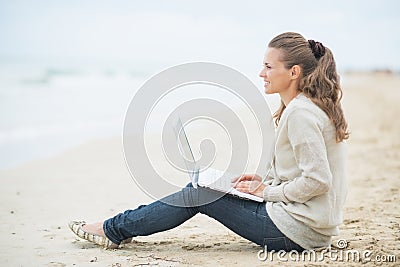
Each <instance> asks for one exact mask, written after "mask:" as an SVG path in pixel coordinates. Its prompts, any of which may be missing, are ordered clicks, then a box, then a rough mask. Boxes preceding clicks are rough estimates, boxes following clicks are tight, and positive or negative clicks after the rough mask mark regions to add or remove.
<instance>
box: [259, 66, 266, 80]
mask: <svg viewBox="0 0 400 267" xmlns="http://www.w3.org/2000/svg"><path fill="white" fill-rule="evenodd" d="M258 76H259V77H261V78H263V77H265V68H263V69H262V70H261V72H260V74H258Z"/></svg>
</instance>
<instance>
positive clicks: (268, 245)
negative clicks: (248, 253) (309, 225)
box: [264, 236, 292, 251]
mask: <svg viewBox="0 0 400 267" xmlns="http://www.w3.org/2000/svg"><path fill="white" fill-rule="evenodd" d="M264 248H265V249H266V250H268V251H271V250H275V251H279V250H285V251H290V250H291V249H292V248H291V245H290V242H289V240H288V239H287V238H286V237H284V236H282V237H268V238H264Z"/></svg>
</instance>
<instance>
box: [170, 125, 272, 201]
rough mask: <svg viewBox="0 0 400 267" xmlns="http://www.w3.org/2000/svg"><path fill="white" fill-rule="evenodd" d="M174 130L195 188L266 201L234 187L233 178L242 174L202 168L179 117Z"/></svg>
mask: <svg viewBox="0 0 400 267" xmlns="http://www.w3.org/2000/svg"><path fill="white" fill-rule="evenodd" d="M174 132H175V135H176V137H177V143H178V149H179V152H180V154H181V156H182V157H183V158H184V162H185V166H186V169H187V172H188V174H189V177H190V180H191V181H192V185H193V187H194V188H197V187H198V186H200V187H205V188H209V189H212V190H216V191H219V192H223V193H227V194H231V195H234V196H237V197H240V198H245V199H250V200H254V201H257V202H264V199H263V198H260V197H257V196H255V195H252V194H248V193H243V192H240V191H238V190H237V189H235V188H233V187H232V183H231V180H232V179H233V178H234V177H238V176H240V175H241V174H236V175H235V174H232V173H228V172H224V171H221V170H217V169H213V168H207V169H204V170H203V169H202V168H201V166H199V165H198V164H197V163H196V160H195V159H194V156H193V152H192V148H191V146H190V143H189V139H188V138H187V135H186V133H185V129H184V127H183V124H182V121H181V120H180V119H178V121H177V123H176V124H175V126H174Z"/></svg>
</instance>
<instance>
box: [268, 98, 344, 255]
mask: <svg viewBox="0 0 400 267" xmlns="http://www.w3.org/2000/svg"><path fill="white" fill-rule="evenodd" d="M345 146H346V144H345V143H344V142H341V143H337V142H336V131H335V127H334V126H333V124H332V123H331V122H330V120H329V118H328V116H327V115H326V114H325V112H324V111H323V110H321V109H320V108H319V107H318V106H317V105H315V104H314V103H313V102H312V101H311V100H310V99H309V98H307V97H306V96H305V95H303V94H299V95H298V96H297V97H296V98H294V99H293V100H292V101H291V102H290V103H289V104H288V106H287V107H286V109H285V111H284V112H283V114H282V117H281V120H280V122H279V126H278V128H277V130H276V150H275V160H274V165H273V168H272V171H271V173H270V175H269V176H268V177H267V181H266V183H267V184H268V186H267V187H266V188H265V190H264V199H265V200H266V202H267V204H266V206H267V207H266V208H267V211H268V214H269V216H270V218H271V219H272V221H273V222H274V223H275V225H276V226H277V227H278V229H279V230H280V231H281V232H282V233H284V234H285V235H286V236H287V237H288V238H290V239H291V240H293V241H294V242H296V243H297V244H299V245H300V246H302V247H303V248H305V249H317V248H321V247H327V246H329V245H330V242H331V236H333V235H338V233H339V230H338V226H339V225H341V224H342V221H343V218H342V209H343V205H344V202H345V198H346V193H347V179H346V168H345V161H346V148H345Z"/></svg>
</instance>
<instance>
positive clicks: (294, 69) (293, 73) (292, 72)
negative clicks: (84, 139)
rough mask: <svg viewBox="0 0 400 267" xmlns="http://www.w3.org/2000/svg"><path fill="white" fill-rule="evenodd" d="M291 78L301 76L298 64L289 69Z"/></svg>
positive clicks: (294, 78)
mask: <svg viewBox="0 0 400 267" xmlns="http://www.w3.org/2000/svg"><path fill="white" fill-rule="evenodd" d="M290 75H291V78H292V80H296V79H298V78H300V77H301V68H300V66H299V65H294V66H293V67H292V68H291V70H290Z"/></svg>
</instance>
